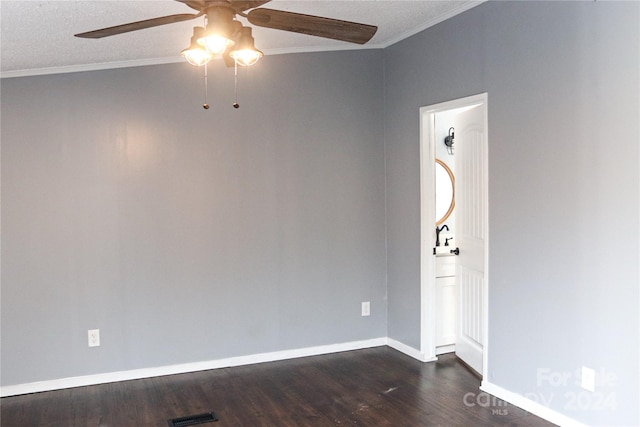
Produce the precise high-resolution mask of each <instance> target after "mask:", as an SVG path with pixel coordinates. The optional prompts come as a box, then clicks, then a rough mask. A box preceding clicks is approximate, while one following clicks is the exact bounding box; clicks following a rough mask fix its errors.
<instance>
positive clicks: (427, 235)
mask: <svg viewBox="0 0 640 427" xmlns="http://www.w3.org/2000/svg"><path fill="white" fill-rule="evenodd" d="M478 104H481V105H483V108H484V109H485V114H484V123H483V132H484V140H485V145H484V147H485V153H484V156H483V157H484V161H485V165H484V170H485V176H484V177H483V180H484V187H485V189H486V191H485V213H484V214H485V215H484V216H485V230H486V238H485V242H484V246H485V247H484V251H485V252H484V283H485V290H484V295H483V298H484V310H483V311H484V319H483V322H484V334H483V350H482V351H483V357H482V365H483V366H482V373H483V376H486V372H488V359H489V340H488V337H489V309H488V307H489V176H488V175H489V167H488V166H489V165H488V163H489V156H488V154H489V153H488V150H489V138H488V133H489V132H488V93H487V92H483V93H479V94H477V95H472V96H467V97H464V98H458V99H454V100H451V101H445V102H441V103H438V104H433V105H428V106H425V107H421V108H420V353H421V354H422V359H423V360H424V361H433V360H437V355H436V343H435V339H436V278H435V267H436V264H435V256H434V255H433V248H434V247H435V231H434V224H435V219H434V220H431V221H430V220H427V218H435V206H434V205H435V204H434V203H433V201H434V200H435V191H436V190H435V157H436V156H435V144H436V141H435V124H434V122H435V115H436V114H437V113H442V112H444V111H449V110H454V109H458V108H463V107H470V106H473V105H478Z"/></svg>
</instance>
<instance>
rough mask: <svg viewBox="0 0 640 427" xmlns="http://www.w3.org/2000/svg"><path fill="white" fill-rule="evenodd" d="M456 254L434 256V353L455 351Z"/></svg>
mask: <svg viewBox="0 0 640 427" xmlns="http://www.w3.org/2000/svg"><path fill="white" fill-rule="evenodd" d="M456 258H457V257H456V256H454V255H449V254H446V255H438V256H436V354H443V353H450V352H452V351H455V343H456V276H455V274H456Z"/></svg>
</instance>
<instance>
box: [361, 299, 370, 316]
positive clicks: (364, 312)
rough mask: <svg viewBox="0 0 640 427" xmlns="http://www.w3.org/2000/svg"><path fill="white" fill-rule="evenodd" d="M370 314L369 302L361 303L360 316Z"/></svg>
mask: <svg viewBox="0 0 640 427" xmlns="http://www.w3.org/2000/svg"><path fill="white" fill-rule="evenodd" d="M370 314H371V304H370V303H369V301H365V302H363V303H362V315H363V316H369V315H370Z"/></svg>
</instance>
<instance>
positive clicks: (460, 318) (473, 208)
mask: <svg viewBox="0 0 640 427" xmlns="http://www.w3.org/2000/svg"><path fill="white" fill-rule="evenodd" d="M464 114H465V115H466V117H465V126H464V128H463V129H460V130H458V132H456V138H455V146H456V245H457V246H458V248H459V250H460V254H459V256H458V259H457V269H456V279H457V288H458V292H457V307H456V308H457V310H456V311H457V322H456V323H457V326H456V329H457V331H456V332H457V333H456V355H457V356H458V357H459V358H460V359H462V360H463V361H464V362H465V363H466V364H467V365H469V366H470V367H471V368H473V369H474V370H476V371H477V372H478V373H480V374H481V375H482V373H483V372H482V371H483V360H482V357H483V347H484V339H485V327H486V325H485V318H486V317H485V313H484V310H485V307H486V301H485V298H486V292H485V291H486V289H485V287H486V283H485V240H486V237H487V225H486V224H487V206H486V203H487V194H486V191H487V170H486V168H487V158H486V156H487V147H486V143H487V141H486V138H485V124H486V117H485V114H486V104H485V105H481V106H479V107H476V108H473V109H471V110H469V111H467V112H465V113H464Z"/></svg>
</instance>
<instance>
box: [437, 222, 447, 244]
mask: <svg viewBox="0 0 640 427" xmlns="http://www.w3.org/2000/svg"><path fill="white" fill-rule="evenodd" d="M445 228H446V229H447V231H449V226H448V225H447V224H444V225H443V226H442V227H440V228H438V226H436V246H440V232H441V231H442V230H444V229H445Z"/></svg>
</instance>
